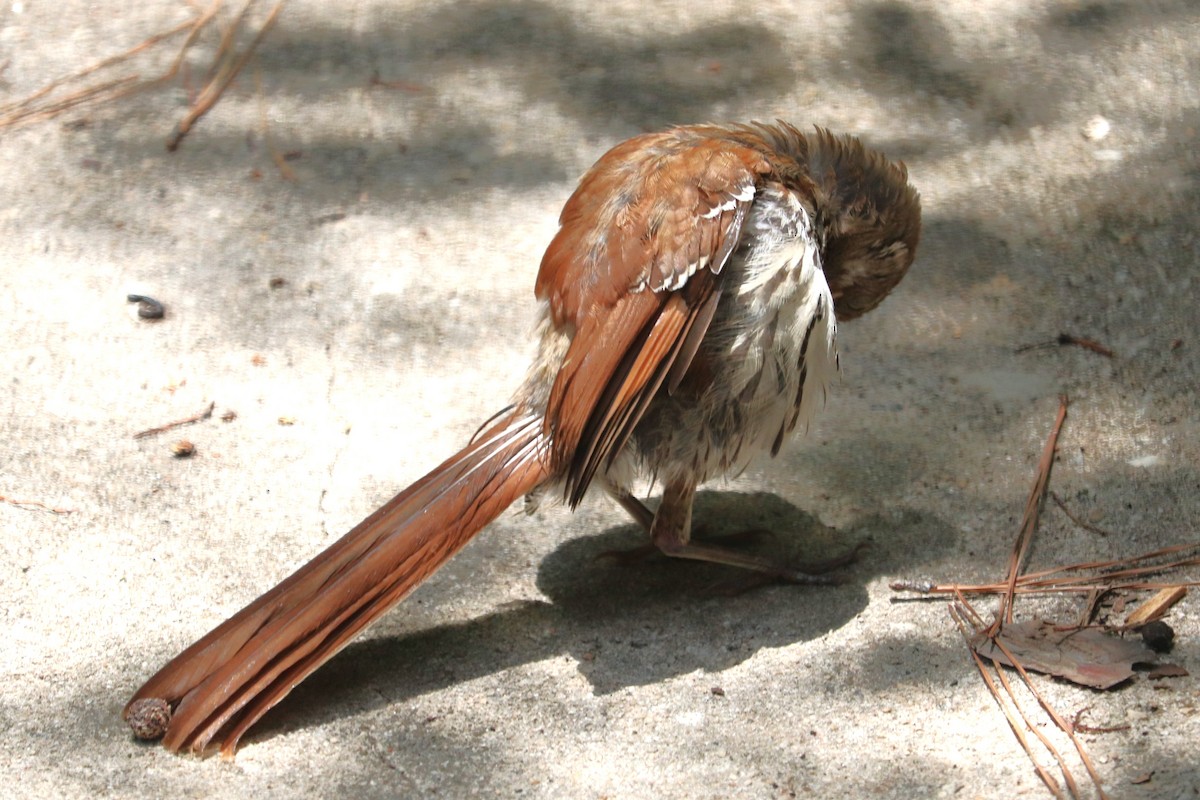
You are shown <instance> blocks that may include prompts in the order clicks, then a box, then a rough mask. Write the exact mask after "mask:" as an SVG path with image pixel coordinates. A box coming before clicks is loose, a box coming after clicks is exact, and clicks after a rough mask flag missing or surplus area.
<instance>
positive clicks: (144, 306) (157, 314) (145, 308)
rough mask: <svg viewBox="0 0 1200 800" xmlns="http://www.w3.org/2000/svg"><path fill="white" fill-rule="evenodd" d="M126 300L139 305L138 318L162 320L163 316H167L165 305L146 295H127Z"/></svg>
mask: <svg viewBox="0 0 1200 800" xmlns="http://www.w3.org/2000/svg"><path fill="white" fill-rule="evenodd" d="M125 299H126V300H128V301H129V302H131V303H137V304H138V316H139V317H141V318H142V319H162V318H163V315H164V314H166V309H165V308H163V304H162V303H160V302H158V301H157V300H155V299H154V298H153V297H146V296H145V295H144V294H131V295H126V297H125Z"/></svg>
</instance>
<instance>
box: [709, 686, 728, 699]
mask: <svg viewBox="0 0 1200 800" xmlns="http://www.w3.org/2000/svg"><path fill="white" fill-rule="evenodd" d="M709 691H710V692H712V693H713V695H714V696H715V697H724V696H725V690H724V689H722V688H721V687H720V686H714V687H712V688H711V689H709Z"/></svg>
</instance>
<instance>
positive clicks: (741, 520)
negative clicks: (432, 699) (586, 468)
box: [253, 491, 954, 741]
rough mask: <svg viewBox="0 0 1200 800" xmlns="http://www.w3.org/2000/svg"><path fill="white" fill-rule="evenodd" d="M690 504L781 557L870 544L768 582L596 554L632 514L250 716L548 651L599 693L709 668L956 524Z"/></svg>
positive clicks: (819, 616)
mask: <svg viewBox="0 0 1200 800" xmlns="http://www.w3.org/2000/svg"><path fill="white" fill-rule="evenodd" d="M696 518H697V519H698V520H704V521H705V522H704V529H705V531H706V532H709V533H711V534H712V535H714V536H721V535H724V534H728V533H732V532H738V531H742V530H747V529H767V530H770V531H773V532H775V533H772V534H770V535H767V536H764V537H761V539H760V540H758V541H755V542H754V543H752V544H750V545H748V546H749V547H751V548H752V549H753V550H755V551H756V552H769V553H775V554H778V555H781V556H782V557H784V558H787V559H789V560H790V562H791V563H797V562H811V561H815V560H822V559H828V558H832V557H835V556H837V555H839V554H842V553H845V552H847V551H848V550H850V549H852V548H854V547H855V546H857V545H860V544H866V545H867V546H868V547H867V548H866V549H865V550H864V551H863V552H862V554H861V556H860V558H859V559H858V560H857V561H856V562H855V563H854V564H852V565H850V566H848V567H845V568H844V569H843V570H841V571H840V573H839V575H840V577H841V582H840V583H838V584H836V585H832V586H796V585H786V584H775V585H767V586H762V587H760V588H756V589H752V590H749V591H745V592H741V593H737V594H730V593H729V592H728V591H725V590H726V589H728V588H729V587H731V586H736V585H737V584H736V580H737V578H739V577H740V576H742V575H743V573H742V572H741V571H740V570H736V569H733V568H730V567H725V566H720V565H712V564H705V563H699V562H692V561H683V560H675V559H668V558H665V557H663V556H659V555H651V556H648V557H647V558H645V559H643V560H640V561H637V562H635V563H632V564H630V563H619V562H616V561H614V560H612V559H607V558H604V557H603V556H604V554H605V553H607V552H610V551H614V550H622V549H628V548H632V547H636V546H638V545H640V544H644V543H645V541H646V537H645V533H644V532H643V531H642V530H641V528H639V527H637V526H635V525H620V526H617V527H614V528H610V529H609V530H607V531H605V532H603V533H600V534H598V535H595V536H584V537H575V538H572V539H569V540H567V541H565V542H563V543H562V544H561V545H560V546H559V547H558V548H557V549H556V550H554V552H552V553H551V554H549V555H548V556H547V557H546V558H545V559H544V560H543V562H542V563H541V565H540V568H539V570H538V578H537V585H538V588H539V589H540V590H541V591H542V593H543V594H544V595H545V596H546V597H547V598H548V600H546V601H522V602H518V603H513V604H509V605H507V606H505V607H502V608H499V609H497V610H496V611H494V612H492V613H490V614H486V615H484V616H482V617H479V618H476V619H472V620H470V621H468V622H462V623H454V624H448V625H438V626H435V627H432V628H429V629H427V630H424V631H420V632H418V633H415V634H406V635H400V636H384V637H380V638H375V639H368V640H366V641H360V642H357V643H355V644H352V645H351V646H349V647H347V648H346V649H345V651H343V652H342V653H341V654H340V655H338V656H337V657H336V658H335V659H333V660H332V661H331V662H330V663H329V664H327V665H325V666H324V667H323V668H322V669H321V670H319V671H318V672H317V673H315V674H314V675H313V676H312V677H310V678H309V679H308V680H307V681H305V682H304V683H303V684H302V685H301V686H299V687H297V689H296V690H295V691H294V692H293V693H292V695H291V696H290V697H288V699H287V700H286V701H284V702H283V703H282V704H281V705H280V706H279V707H278V708H276V709H275V710H273V711H272V712H271V713H270V714H269V715H268V716H267V717H266V718H265V719H264V720H263V722H262V723H261V724H260V725H258V726H257V727H256V728H255V731H254V734H253V738H254V739H255V740H260V741H261V740H263V739H267V738H271V737H272V736H274V735H276V734H279V733H284V732H286V731H288V730H291V729H295V728H304V727H308V726H311V725H320V724H324V723H327V722H330V721H333V720H336V719H340V718H343V717H346V716H352V715H354V714H357V713H360V712H362V711H364V710H367V709H370V708H375V707H378V706H380V704H381V703H382V704H386V705H391V704H395V703H399V702H404V701H406V700H410V699H412V698H415V697H418V696H421V695H424V694H427V693H430V692H436V691H438V690H440V689H444V688H447V687H449V686H453V685H455V684H458V683H461V682H464V681H469V680H472V679H475V678H478V677H481V676H485V675H491V674H495V673H498V672H501V671H503V670H506V669H509V668H512V667H519V666H521V665H525V664H530V663H535V662H538V661H542V660H545V659H549V658H554V657H560V656H563V655H566V656H569V657H570V658H571V659H573V660H574V662H575V663H576V664H577V665H578V669H579V671H580V673H581V674H582V675H583V676H584V677H585V678H586V679H587V680H588V682H589V683H590V684H591V686H592V689H593V691H594V692H595V693H596V694H597V695H603V694H609V693H611V692H615V691H618V690H620V689H622V688H625V687H629V686H642V685H649V684H654V683H658V682H661V681H663V680H666V679H669V678H672V677H675V676H678V675H683V674H687V673H691V672H695V671H698V670H700V671H704V672H708V673H718V672H721V671H723V670H725V669H728V668H730V667H733V666H735V665H737V664H739V663H741V662H742V661H744V660H746V659H748V658H750V657H752V656H753V655H754V654H755V653H756V652H758V650H759V649H761V648H776V647H782V646H786V645H790V644H794V643H797V642H804V641H808V640H811V639H814V638H817V637H819V636H821V635H823V634H824V633H826V632H827V631H830V630H833V629H836V628H838V627H839V626H841V625H843V624H845V623H846V622H847V621H849V620H850V619H852V618H853V617H854V616H855V615H856V614H858V613H859V612H860V611H862V609H863V608H864V607H865V606H866V603H867V592H866V586H865V584H866V582H867V581H868V580H869V579H870V578H871V577H872V576H873V574H875V573H877V572H880V571H883V570H885V569H886V571H887V572H888V573H894V572H895V571H897V570H903V569H905V568H906V566H907V565H910V564H912V563H914V562H916V561H918V560H922V561H923V560H926V559H927V558H928V557H929V556H931V555H932V554H934V553H937V552H939V551H942V550H945V549H946V548H948V547H950V543H951V542H952V540H953V538H954V532H953V531H952V530H951V528H950V527H949V526H948V525H946V524H945V523H944V522H942V521H940V520H938V519H935V518H932V517H929V516H926V515H922V514H919V513H916V512H898V513H896V514H893V515H891V516H890V517H889V518H888V519H886V520H885V519H883V518H881V517H878V516H873V517H868V518H865V519H862V520H860V521H858V522H857V523H856V524H854V525H853V526H852V527H851V528H850V529H848V530H845V531H838V530H835V529H833V528H829V527H827V526H825V525H823V524H822V523H821V522H820V521H819V520H817V519H816V518H815V517H814V516H812V515H811V514H808V513H806V512H804V511H801V510H800V509H798V508H796V507H795V506H793V505H791V504H790V503H787V502H786V501H784V500H781V499H780V498H778V497H776V496H774V495H771V494H767V493H752V494H747V493H739V492H711V491H710V492H701V493H700V494H699V495H698V496H697V502H696Z"/></svg>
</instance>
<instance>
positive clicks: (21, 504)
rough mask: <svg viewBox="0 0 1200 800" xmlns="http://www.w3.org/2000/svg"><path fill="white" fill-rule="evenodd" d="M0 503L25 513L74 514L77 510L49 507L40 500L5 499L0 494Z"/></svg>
mask: <svg viewBox="0 0 1200 800" xmlns="http://www.w3.org/2000/svg"><path fill="white" fill-rule="evenodd" d="M0 503H7V504H8V505H10V506H14V507H15V508H22V509H25V510H26V511H46V512H48V513H50V514H74V513H75V512H76V511H78V509H75V508H59V507H58V506H49V505H46V504H45V503H43V502H41V501H40V500H18V499H16V498H15V497H5V496H4V495H2V494H0Z"/></svg>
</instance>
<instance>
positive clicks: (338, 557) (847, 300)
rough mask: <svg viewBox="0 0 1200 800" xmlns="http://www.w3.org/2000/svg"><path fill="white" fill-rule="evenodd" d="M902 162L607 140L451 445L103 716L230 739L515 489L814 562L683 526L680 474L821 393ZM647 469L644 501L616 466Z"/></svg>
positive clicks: (860, 155)
mask: <svg viewBox="0 0 1200 800" xmlns="http://www.w3.org/2000/svg"><path fill="white" fill-rule="evenodd" d="M920 233H921V203H920V196H919V193H918V192H917V190H916V189H915V188H914V187H913V186H912V185H911V184H910V183H909V179H908V171H907V168H906V166H905V165H904V163H903V162H898V161H892V160H889V159H888V158H887V157H886V156H884V155H883V154H881V153H878V152H876V151H874V150H871V149H869V148H867V147H866V146H864V145H863V144H862V142H861V141H860V140H859V139H858V138H856V137H854V136H851V135H836V134H834V133H832V132H830V131H829V130H827V129H824V128H821V127H816V126H814V127H813V128H812V130H811V131H808V132H805V131H802V130H800V129H799V128H797V127H795V126H793V125H791V124H789V123H787V122H783V121H781V120H777V121H775V122H774V123H760V122H752V123H748V124H729V125H715V124H703V125H684V126H678V127H673V128H669V129H667V130H664V131H660V132H654V133H646V134H642V135H638V136H635V137H633V138H631V139H628V140H626V141H624V142H622V143H620V144H618V145H616V146H615V147H613V148H612V149H611V150H609V151H608V152H607V153H606V154H605V155H603V156H602V157H601V158H600V159H599V160H598V161H597V162H596V163H595V165H594V166H592V167H591V168H590V169H589V170H588V171H587V172H586V173H585V174H584V176H583V177H582V178H581V180H580V182H579V185H578V187H577V188H576V189H575V191H574V193H573V194H571V196H570V197H569V199H568V200H567V202H566V205H565V206H564V207H563V210H562V213H561V216H560V218H559V227H558V230H557V232H556V234H555V235H554V237H553V238H552V240H551V241H550V244H549V246H548V247H547V249H546V251H545V254H544V256H543V258H542V260H541V264H540V267H539V271H538V275H537V279H536V283H535V287H534V288H535V294H536V296H537V298H538V300H539V308H540V311H539V314H540V317H539V321H538V322H537V325H536V328H535V330H536V334H535V335H536V336H537V339H538V347H537V355H536V357H535V359H534V362H533V364H532V366H531V368H530V370H529V372H528V374H527V376H526V377H525V379H524V381H523V383H522V384H521V385H520V386H519V388H518V389H517V391H516V392H515V394H514V395H513V398H512V402H511V403H510V404H509V405H508V406H506V407H505V408H504V409H502V410H501V411H499V412H498V413H497V414H495V415H494V416H493V417H492V418H490V419H489V420H487V421H486V422H485V423H484V424H483V425H482V426H481V427H480V428H479V430H478V431H477V433H476V434H475V435H474V436H473V437H472V438H471V439H470V440H469V441H468V442H467V444H466V445H465V446H464V447H463V448H462V449H461V450H460V451H459V452H458V453H456V454H454V455H452V456H451V457H450V458H448V459H447V460H445V461H444V462H442V463H441V464H440V465H439V466H437V467H435V468H434V469H433V470H432V471H431V472H429V473H428V474H427V475H426V476H425V477H423V478H421V479H420V480H418V481H417V482H416V483H414V484H413V485H412V486H409V487H408V488H407V489H404V490H403V491H402V492H400V493H399V494H398V495H396V496H395V497H394V498H392V499H391V500H390V501H388V502H387V503H386V504H385V505H383V506H382V507H381V508H379V509H378V510H376V511H375V512H374V513H372V514H371V515H370V516H368V517H367V518H366V519H365V520H363V521H362V522H361V523H360V524H359V525H357V526H356V527H354V528H353V529H352V530H351V531H350V532H349V533H347V534H346V535H345V536H343V537H342V538H341V539H339V540H338V541H336V542H335V543H334V544H332V545H331V546H329V547H328V548H327V549H326V550H324V551H323V552H321V553H319V554H318V555H317V556H316V557H314V558H313V559H312V560H311V561H309V562H308V563H307V564H305V565H304V566H302V567H300V568H299V569H298V570H297V571H296V572H295V573H294V574H292V575H291V576H290V577H288V578H286V579H284V580H283V581H282V582H281V583H280V584H279V585H277V586H275V587H274V588H273V589H270V590H269V591H267V592H266V593H265V594H263V595H261V596H260V597H258V598H257V599H256V600H254V601H253V602H251V603H250V604H249V605H248V606H246V607H245V608H244V609H242V610H241V611H239V612H238V613H236V614H234V615H233V616H232V617H230V618H229V619H228V620H226V621H225V622H223V623H221V624H220V625H218V626H217V627H216V628H214V629H213V630H212V631H211V632H209V633H208V634H207V635H205V636H204V637H202V638H201V639H199V640H198V641H196V642H195V643H194V644H192V645H191V646H190V647H188V648H187V649H185V650H184V651H183V652H181V653H180V654H179V655H177V656H176V657H175V658H174V659H172V660H171V661H170V662H168V663H167V664H166V665H165V666H163V667H162V668H161V669H160V670H159V671H158V672H157V673H155V674H154V675H153V676H152V677H151V678H150V679H149V680H147V681H146V683H145V684H144V685H143V686H142V687H141V688H139V689H138V690H137V691H136V693H135V694H134V695H133V697H132V698H131V700H130V701H129V703H128V704H127V705H126V707H125V709H124V711H123V716H124V718H125V721H126V722H127V723H128V724H129V725H130V726H131V727H132V728H133V731H134V734H135V735H136V736H138V737H140V738H145V739H161V741H162V744H163V746H165V747H166V748H168V749H169V750H171V751H175V752H192V753H196V754H207V753H211V752H213V751H215V750H218V749H219V751H220V753H221V754H222V755H223V756H225V757H232V756H233V754H234V753H235V751H236V749H237V747H238V744H239V742H240V740H241V739H242V737H243V735H244V734H245V733H246V732H247V730H249V729H250V727H251V726H252V725H254V724H255V722H257V721H258V720H259V719H260V718H261V717H262V716H263V714H265V713H266V712H267V711H268V710H269V709H270V708H272V707H273V706H275V705H276V704H277V703H279V702H280V701H281V700H282V699H283V698H284V697H285V696H287V694H288V693H289V692H290V691H291V690H292V689H293V688H294V687H295V686H296V685H297V684H299V683H300V682H301V681H303V680H304V679H305V678H306V677H307V676H308V675H310V674H311V673H312V672H313V671H314V670H316V669H317V668H319V667H320V666H321V665H322V664H324V663H325V662H326V661H328V660H329V659H330V658H332V657H333V656H334V655H335V654H336V653H337V652H338V651H339V650H340V649H341V648H343V647H344V646H345V645H346V644H347V643H349V642H350V641H351V640H352V639H353V638H354V637H355V636H356V635H357V634H358V633H360V632H361V631H362V630H363V629H364V628H366V627H367V626H368V625H369V624H371V623H372V622H374V621H375V620H376V619H378V618H379V617H380V616H381V615H382V614H383V613H384V612H386V611H388V610H389V609H390V608H392V607H393V606H395V605H396V604H397V603H398V602H399V601H400V600H402V599H403V598H404V597H405V596H406V595H407V594H409V593H410V592H411V591H412V590H413V589H414V588H416V587H417V586H418V585H419V584H420V583H421V582H422V581H424V580H425V579H426V578H428V577H429V576H430V575H431V574H432V573H433V572H434V571H435V570H437V569H438V568H439V567H440V566H441V565H442V564H444V563H445V562H446V561H447V560H448V559H450V558H451V557H452V556H453V555H454V554H455V553H457V552H458V551H459V550H460V549H461V548H462V547H463V546H464V545H466V544H467V542H468V541H470V540H471V539H472V537H474V536H475V535H476V534H477V533H478V532H479V531H480V530H482V529H483V528H484V527H485V526H486V525H487V524H488V523H490V522H491V521H492V520H494V519H495V518H496V517H497V516H499V515H500V514H501V513H502V512H503V511H504V510H505V509H506V508H508V507H509V506H510V505H512V504H514V503H516V502H517V501H518V500H520V499H522V498H526V499H527V501H529V502H536V501H537V500H538V499H540V498H542V497H545V496H550V495H553V494H558V495H560V496H561V499H562V500H563V501H565V503H566V504H567V505H568V506H570V507H571V508H574V507H575V506H577V505H578V504H579V503H580V502H581V501H582V499H583V497H584V495H585V494H586V493H587V492H588V490H589V489H590V488H593V487H597V488H601V489H603V490H604V492H606V493H607V494H609V495H610V496H611V497H612V498H613V499H615V500H616V502H617V503H618V504H619V505H620V506H621V507H623V508H624V509H626V510H627V511H628V512H629V513H630V514H631V515H632V516H633V518H634V519H635V520H636V521H637V522H638V523H639V524H640V525H641V526H642V527H643V528H644V529H645V530H646V531H647V533H648V534H649V538H650V542H651V543H652V544H653V546H654V547H655V548H657V549H658V550H661V551H662V552H663V553H665V554H666V555H668V556H674V557H679V558H685V559H696V560H700V561H707V562H716V563H719V564H726V565H730V566H733V567H740V568H743V569H745V570H750V571H751V572H753V573H759V574H762V575H766V576H769V577H771V578H777V579H783V580H788V581H794V582H799V583H822V582H828V576H825V575H818V574H813V573H812V572H806V571H805V570H804V569H801V568H797V567H795V566H792V565H789V564H787V563H783V562H780V561H778V560H773V559H770V558H767V557H764V556H762V555H756V554H753V553H750V552H746V551H744V549H739V548H735V547H733V546H730V545H727V544H719V543H711V542H700V541H696V540H693V539H692V538H691V531H692V503H693V500H694V498H695V494H696V488H697V486H699V485H700V484H702V483H704V482H705V481H707V480H710V479H712V478H716V477H720V476H727V475H731V474H737V473H738V472H740V471H741V470H744V469H745V468H746V466H747V465H748V464H749V463H750V461H751V460H752V459H753V458H755V457H756V456H759V455H760V454H769V455H771V456H774V455H776V454H778V453H779V451H780V448H781V447H782V446H783V445H784V443H785V441H786V440H787V439H788V438H789V434H790V433H791V432H792V431H793V430H794V429H795V428H796V427H797V425H801V424H803V425H807V424H808V422H809V420H810V419H811V418H812V415H813V413H814V412H815V411H816V410H817V409H818V408H819V407H820V406H821V405H823V404H824V403H825V398H826V394H827V390H828V387H829V386H830V384H831V382H832V381H833V380H834V379H835V378H836V376H837V375H838V373H839V371H840V361H839V357H838V349H837V325H838V323H839V322H845V321H847V320H851V319H854V318H856V317H859V316H861V315H863V314H865V313H866V312H868V311H870V310H872V309H873V308H875V307H876V306H878V305H879V303H880V302H881V301H882V300H883V299H884V298H885V297H886V296H887V295H888V294H889V293H890V292H891V291H892V289H893V288H894V287H895V286H896V285H897V283H898V282H899V281H900V280H901V278H902V277H903V276H904V275H905V273H906V272H907V271H908V269H909V267H910V266H911V264H912V262H913V259H914V257H915V255H916V248H917V245H918V242H919V239H920ZM639 480H642V481H645V480H649V481H650V482H651V483H652V485H655V486H659V487H661V491H662V496H661V499H660V501H659V503H658V505H657V508H655V509H653V510H651V508H650V507H649V506H647V505H646V503H645V502H643V501H642V500H641V499H639V498H638V497H637V496H635V494H634V488H633V487H634V485H635V481H639Z"/></svg>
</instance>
